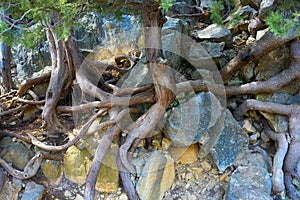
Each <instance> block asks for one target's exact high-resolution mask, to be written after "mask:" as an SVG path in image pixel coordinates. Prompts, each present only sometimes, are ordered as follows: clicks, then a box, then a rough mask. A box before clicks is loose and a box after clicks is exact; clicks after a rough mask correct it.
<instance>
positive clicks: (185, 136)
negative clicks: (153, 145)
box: [165, 92, 222, 146]
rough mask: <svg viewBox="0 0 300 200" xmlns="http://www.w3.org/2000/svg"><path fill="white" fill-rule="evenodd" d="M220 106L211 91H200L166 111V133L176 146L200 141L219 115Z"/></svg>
mask: <svg viewBox="0 0 300 200" xmlns="http://www.w3.org/2000/svg"><path fill="white" fill-rule="evenodd" d="M221 112H222V107H221V104H220V102H219V100H218V99H217V98H216V97H215V96H214V95H213V94H212V93H211V92H202V93H199V94H197V95H195V96H193V97H192V98H189V99H187V100H186V101H185V102H182V103H180V104H179V105H178V106H176V107H173V108H172V109H171V110H169V111H168V118H167V121H166V124H165V129H166V134H167V135H168V137H169V138H170V139H171V140H172V143H173V144H175V145H177V146H190V145H191V144H194V143H197V142H199V141H200V139H201V136H202V135H204V134H205V133H206V132H207V130H208V129H209V128H211V127H212V126H214V125H215V124H216V122H217V121H218V119H219V117H220V116H221Z"/></svg>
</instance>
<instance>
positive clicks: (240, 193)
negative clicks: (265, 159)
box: [225, 166, 272, 200]
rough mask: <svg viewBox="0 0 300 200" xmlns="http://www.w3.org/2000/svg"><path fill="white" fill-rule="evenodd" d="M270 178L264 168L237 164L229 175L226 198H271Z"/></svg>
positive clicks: (232, 199) (263, 199)
mask: <svg viewBox="0 0 300 200" xmlns="http://www.w3.org/2000/svg"><path fill="white" fill-rule="evenodd" d="M271 187H272V183H271V178H270V176H269V173H268V171H267V170H266V169H265V168H262V167H259V166H238V168H237V169H236V170H235V171H234V172H233V174H232V175H231V177H230V181H229V184H228V188H227V192H226V196H225V199H226V200H238V199H244V200H252V199H255V200H271V199H272V198H271V196H270V194H271Z"/></svg>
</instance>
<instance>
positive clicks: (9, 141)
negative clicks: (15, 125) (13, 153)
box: [0, 136, 14, 148]
mask: <svg viewBox="0 0 300 200" xmlns="http://www.w3.org/2000/svg"><path fill="white" fill-rule="evenodd" d="M12 144H14V141H13V140H12V138H11V137H9V136H6V137H4V138H3V139H2V140H1V141H0V147H2V148H7V147H9V146H10V145H12Z"/></svg>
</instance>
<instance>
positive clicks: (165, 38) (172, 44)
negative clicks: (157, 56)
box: [162, 17, 187, 69]
mask: <svg viewBox="0 0 300 200" xmlns="http://www.w3.org/2000/svg"><path fill="white" fill-rule="evenodd" d="M166 19H167V21H166V23H165V24H164V25H163V27H162V49H163V54H164V57H165V58H166V59H167V60H168V63H167V64H168V65H170V66H171V67H173V68H175V69H179V67H180V65H181V59H182V58H181V57H180V56H181V55H182V49H183V48H182V40H183V37H187V36H186V33H187V23H186V22H185V21H183V20H181V19H175V18H170V17H166Z"/></svg>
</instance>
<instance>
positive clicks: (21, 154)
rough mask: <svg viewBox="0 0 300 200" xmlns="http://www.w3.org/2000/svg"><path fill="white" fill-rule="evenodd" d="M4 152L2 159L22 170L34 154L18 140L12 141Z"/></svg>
mask: <svg viewBox="0 0 300 200" xmlns="http://www.w3.org/2000/svg"><path fill="white" fill-rule="evenodd" d="M4 152H5V153H4V155H3V159H4V160H5V161H6V162H8V163H12V165H13V167H15V168H16V169H19V170H23V169H24V167H25V166H26V164H27V163H28V161H29V160H30V159H31V158H32V157H33V156H34V153H33V152H32V151H31V150H30V149H28V148H27V147H26V146H25V145H24V144H22V143H19V142H15V143H12V144H11V145H9V146H8V147H7V148H5V150H4ZM16 158H18V159H16Z"/></svg>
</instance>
